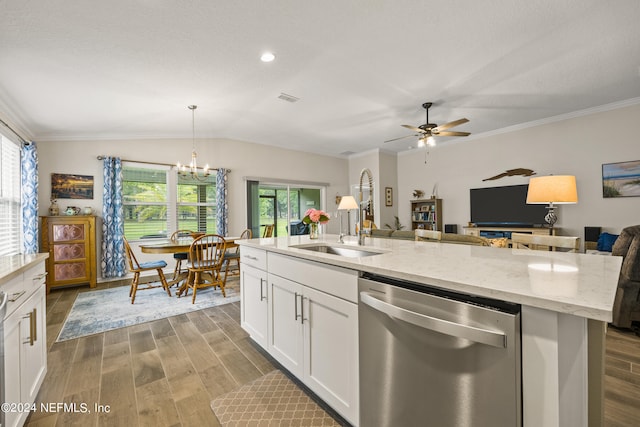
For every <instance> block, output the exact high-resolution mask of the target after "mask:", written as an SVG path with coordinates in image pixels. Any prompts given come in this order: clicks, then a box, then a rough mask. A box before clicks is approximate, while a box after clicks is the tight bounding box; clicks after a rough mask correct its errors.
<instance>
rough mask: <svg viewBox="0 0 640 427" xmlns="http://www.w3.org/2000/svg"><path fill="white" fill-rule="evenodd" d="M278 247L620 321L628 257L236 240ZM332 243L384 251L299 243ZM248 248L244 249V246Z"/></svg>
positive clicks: (298, 239)
mask: <svg viewBox="0 0 640 427" xmlns="http://www.w3.org/2000/svg"><path fill="white" fill-rule="evenodd" d="M236 242H237V243H238V244H239V245H241V246H244V245H246V246H251V247H255V248H260V249H264V250H267V251H270V252H276V253H281V254H284V255H290V256H293V257H297V258H302V259H306V260H311V261H317V262H321V263H325V264H329V265H335V266H339V267H344V268H348V269H353V270H358V271H363V272H369V273H375V274H379V275H383V276H387V277H392V278H396V279H402V280H408V281H412V282H417V283H421V284H427V285H431V286H437V287H440V288H444V289H448V290H452V291H457V292H462V293H468V294H473V295H479V296H483V297H488V298H494V299H499V300H504V301H510V302H514V303H518V304H522V305H527V306H531V307H537V308H542V309H547V310H551V311H555V312H559V313H567V314H573V315H575V316H579V317H585V318H589V319H594V320H600V321H604V322H610V321H611V320H612V309H613V301H614V298H615V294H616V289H617V285H618V276H619V274H620V267H621V264H622V258H621V257H617V256H611V257H603V256H593V255H587V254H577V253H562V252H548V251H532V250H528V249H507V248H493V247H483V246H470V245H460V244H450V243H437V242H413V241H406V240H395V239H376V238H373V239H371V238H367V239H366V244H365V246H357V240H356V237H355V236H346V237H345V243H344V244H340V243H338V236H337V235H326V234H325V235H322V236H321V237H320V239H318V240H310V239H309V237H308V236H291V237H277V238H269V239H251V240H236ZM311 243H317V244H329V245H338V246H347V247H356V248H358V249H364V250H371V251H376V252H380V254H379V255H374V256H367V257H361V258H348V257H342V256H338V255H332V254H325V253H319V252H314V251H309V250H305V249H300V248H293V247H291V246H294V245H305V244H307V245H308V244H311ZM241 250H242V249H241Z"/></svg>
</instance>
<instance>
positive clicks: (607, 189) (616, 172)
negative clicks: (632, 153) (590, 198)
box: [602, 160, 640, 198]
mask: <svg viewBox="0 0 640 427" xmlns="http://www.w3.org/2000/svg"><path fill="white" fill-rule="evenodd" d="M638 196H640V160H633V161H631V162H618V163H604V164H603V165H602V197H604V198H610V197H638Z"/></svg>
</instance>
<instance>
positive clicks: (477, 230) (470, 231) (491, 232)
mask: <svg viewBox="0 0 640 427" xmlns="http://www.w3.org/2000/svg"><path fill="white" fill-rule="evenodd" d="M463 229H464V234H467V235H469V236H482V237H487V238H490V239H491V238H500V237H506V238H507V239H508V240H507V241H508V244H509V246H511V233H525V234H537V235H542V236H549V235H552V236H555V235H557V234H559V229H558V228H555V227H554V228H552V229H549V228H546V227H526V228H517V227H482V226H476V227H464V228H463ZM546 248H547V247H546V246H539V247H537V248H536V249H541V250H544V249H546Z"/></svg>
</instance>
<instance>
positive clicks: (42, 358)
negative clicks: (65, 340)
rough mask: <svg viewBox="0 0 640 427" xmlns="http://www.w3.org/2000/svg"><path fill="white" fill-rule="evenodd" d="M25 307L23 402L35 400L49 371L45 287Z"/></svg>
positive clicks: (22, 375)
mask: <svg viewBox="0 0 640 427" xmlns="http://www.w3.org/2000/svg"><path fill="white" fill-rule="evenodd" d="M23 307H24V308H23V309H22V310H21V312H22V313H23V318H22V321H21V326H20V329H21V335H22V348H21V352H20V365H21V371H20V372H21V375H20V382H21V395H22V396H21V397H22V402H33V401H35V399H36V395H37V394H38V390H39V389H40V385H41V384H42V381H43V380H44V376H45V374H46V372H47V345H46V341H47V337H46V335H45V334H46V327H45V322H46V315H45V289H44V288H40V289H39V290H38V291H36V292H35V293H34V294H33V295H32V296H31V298H29V300H28V301H27V302H26V303H25V304H24V306H23ZM31 322H33V329H32V327H31Z"/></svg>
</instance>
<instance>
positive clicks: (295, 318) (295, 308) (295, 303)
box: [293, 292, 302, 320]
mask: <svg viewBox="0 0 640 427" xmlns="http://www.w3.org/2000/svg"><path fill="white" fill-rule="evenodd" d="M300 296H302V295H300ZM293 309H294V311H295V315H296V316H295V317H294V320H298V317H301V315H299V314H298V293H297V292H294V296H293Z"/></svg>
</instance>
